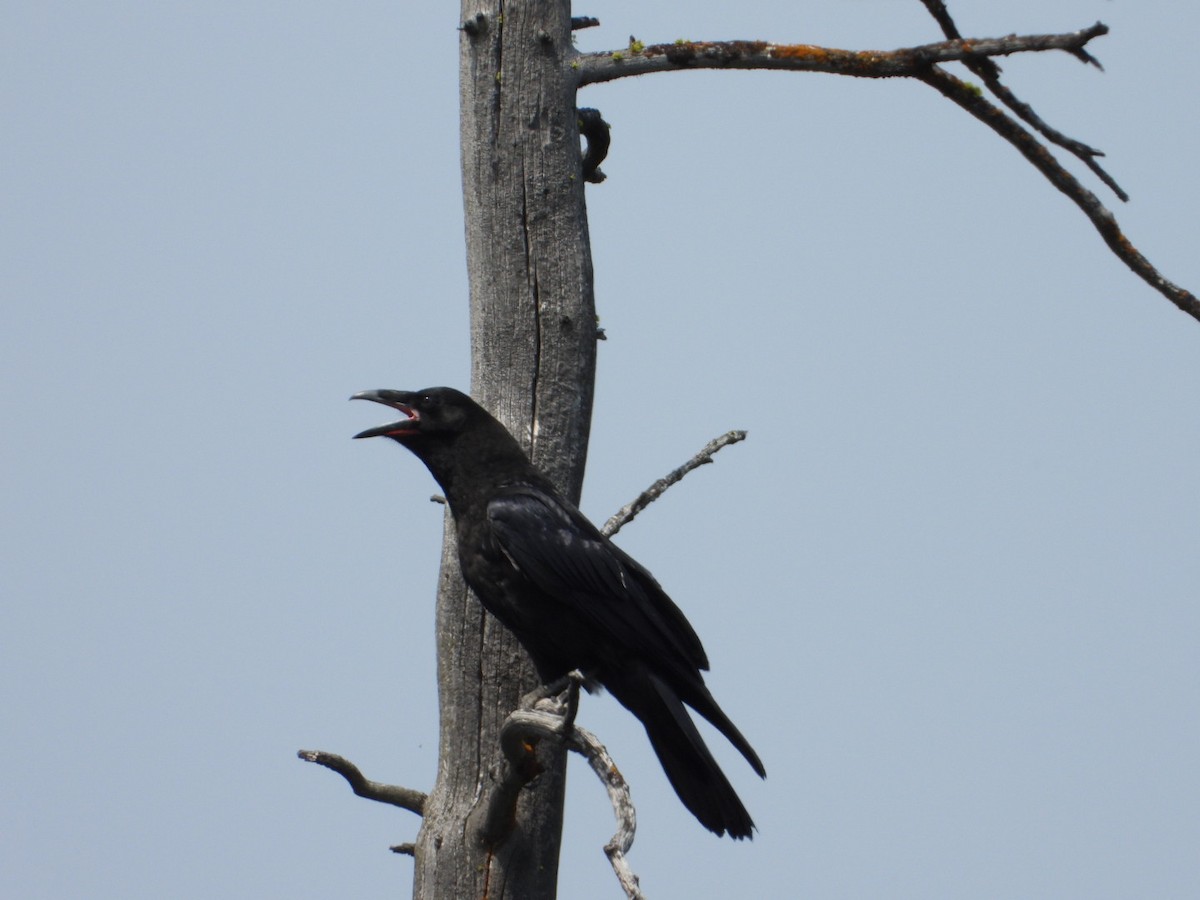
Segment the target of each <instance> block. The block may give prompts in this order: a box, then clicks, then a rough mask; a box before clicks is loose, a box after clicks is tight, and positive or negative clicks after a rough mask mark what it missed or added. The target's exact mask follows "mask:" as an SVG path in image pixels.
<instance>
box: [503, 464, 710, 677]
mask: <svg viewBox="0 0 1200 900" xmlns="http://www.w3.org/2000/svg"><path fill="white" fill-rule="evenodd" d="M487 516H488V522H489V524H490V525H491V528H492V533H493V534H494V535H495V536H496V539H497V540H498V541H499V543H500V546H501V548H502V549H503V551H504V554H505V556H507V557H508V559H509V560H510V561H511V562H512V564H513V565H514V566H516V567H517V569H518V570H519V571H520V572H521V573H522V574H524V575H525V577H527V578H528V579H529V580H530V581H531V582H533V584H534V585H535V586H536V587H537V588H538V589H540V590H541V591H542V592H543V593H544V594H546V595H547V596H549V597H551V598H553V599H555V600H557V601H560V602H562V603H564V604H567V605H569V606H570V607H571V608H572V609H573V611H574V612H575V613H576V614H577V615H578V616H579V617H580V618H581V619H583V620H584V621H586V622H588V623H589V624H590V625H591V626H592V627H594V628H596V629H598V630H599V631H600V632H601V633H602V634H604V635H605V636H606V637H609V638H611V639H612V640H613V641H614V642H615V643H617V644H618V645H619V646H622V647H625V648H628V649H629V650H630V651H632V652H634V653H636V654H637V655H638V656H640V657H642V658H644V659H646V660H647V661H651V662H652V663H655V664H658V665H662V666H664V667H666V668H668V669H675V670H676V671H677V672H678V674H679V675H682V676H684V677H685V678H687V680H693V679H694V678H695V677H696V669H707V668H708V659H707V657H706V656H705V654H704V647H703V646H702V645H701V643H700V638H698V637H697V636H696V632H695V631H694V630H693V629H692V626H691V625H690V624H689V623H688V621H687V619H686V618H684V615H683V612H682V611H681V610H680V609H679V607H678V606H676V605H675V603H674V602H673V601H672V600H671V598H670V597H668V596H667V595H666V593H665V592H664V591H663V589H662V588H661V587H659V585H658V582H657V581H655V580H654V576H652V575H651V574H650V573H649V572H647V571H646V570H645V569H644V568H642V566H640V565H639V564H638V563H637V562H636V561H635V560H633V559H632V558H631V557H630V556H629V555H628V554H626V553H624V552H623V551H622V550H621V549H620V548H619V547H617V546H616V545H615V544H613V543H612V542H611V541H610V540H609V539H608V538H606V537H604V536H603V535H602V534H600V532H599V530H597V528H596V526H595V525H593V524H592V523H591V522H589V521H588V520H587V519H586V518H585V517H584V515H583V513H581V512H580V511H579V510H578V509H576V508H575V507H574V506H572V505H570V504H567V503H565V502H564V501H562V500H561V499H559V498H558V497H555V496H554V495H553V494H550V493H549V492H547V491H544V490H542V489H540V488H537V487H533V486H528V485H521V486H512V487H508V488H505V489H503V490H502V491H500V492H499V493H498V494H497V495H496V496H495V497H494V498H493V499H492V500H491V501H490V502H489V503H488V506H487ZM689 672H690V675H689Z"/></svg>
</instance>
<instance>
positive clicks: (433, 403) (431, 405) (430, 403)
mask: <svg viewBox="0 0 1200 900" xmlns="http://www.w3.org/2000/svg"><path fill="white" fill-rule="evenodd" d="M421 406H423V407H425V409H435V408H437V407H438V406H441V403H440V402H439V401H438V398H437V397H435V396H433V394H425V395H423V396H422V397H421Z"/></svg>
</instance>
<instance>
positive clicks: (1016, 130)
mask: <svg viewBox="0 0 1200 900" xmlns="http://www.w3.org/2000/svg"><path fill="white" fill-rule="evenodd" d="M921 2H922V3H923V4H924V5H925V8H926V9H927V10H929V13H930V14H931V15H932V16H933V18H934V19H935V21H937V23H938V25H939V26H940V27H941V29H942V32H943V33H944V34H945V35H946V36H947V37H948V38H950V40H947V41H943V42H941V43H937V44H925V45H923V46H919V47H908V48H901V49H898V50H878V51H877V50H857V51H856V50H838V49H834V48H828V47H817V46H813V45H811V44H773V43H769V42H767V41H712V42H696V41H676V42H675V43H673V44H652V45H649V46H647V45H644V44H642V43H641V42H640V41H636V40H633V39H632V38H631V39H630V42H629V46H628V47H627V48H625V49H623V50H619V51H615V52H609V53H585V54H580V55H579V56H577V57H575V59H574V60H573V61H572V62H571V67H572V68H573V69H574V70H576V72H577V75H576V77H577V79H578V83H579V84H580V85H586V84H596V83H599V82H603V81H611V80H613V79H615V78H624V77H627V76H630V75H645V74H648V73H651V72H670V71H681V70H685V69H774V70H785V71H795V72H827V73H830V74H833V75H849V76H852V77H856V78H897V77H908V78H914V79H916V80H918V81H922V82H924V83H925V84H928V85H929V86H930V87H932V88H934V89H935V90H937V91H938V92H940V93H941V94H943V95H944V96H945V97H947V98H949V99H950V100H952V101H954V102H955V103H957V104H958V105H959V106H961V107H962V108H963V109H965V110H967V111H968V112H969V113H971V115H973V116H975V117H976V118H977V119H979V120H980V121H982V122H984V123H985V124H986V125H987V126H988V127H989V128H991V129H993V130H994V131H995V132H996V133H997V134H999V135H1000V136H1001V137H1003V138H1004V139H1005V140H1007V141H1008V142H1009V143H1011V144H1012V145H1013V146H1014V147H1016V148H1017V149H1018V150H1019V151H1020V152H1021V153H1022V155H1024V157H1025V158H1026V159H1027V160H1029V162H1031V163H1032V164H1033V165H1034V167H1035V168H1036V169H1037V170H1038V171H1039V172H1041V173H1042V174H1043V175H1044V176H1045V177H1046V178H1047V179H1048V180H1049V181H1050V183H1051V184H1053V185H1054V186H1055V187H1056V188H1058V189H1059V190H1060V191H1062V192H1063V193H1064V194H1066V195H1067V196H1068V197H1070V198H1071V200H1072V201H1073V202H1074V203H1075V205H1076V206H1078V207H1079V208H1080V209H1081V210H1082V211H1083V213H1084V215H1086V216H1087V217H1088V219H1089V220H1090V221H1091V223H1092V225H1093V226H1095V228H1096V230H1097V231H1098V232H1100V236H1101V237H1102V238H1103V239H1104V242H1105V243H1106V244H1107V245H1108V247H1109V249H1110V250H1111V251H1112V252H1113V253H1114V254H1115V255H1116V256H1117V258H1118V259H1120V260H1121V261H1122V262H1123V263H1125V265H1127V266H1128V267H1129V268H1130V269H1131V270H1132V271H1133V272H1134V274H1136V275H1137V276H1138V277H1139V278H1141V279H1142V280H1143V281H1145V282H1146V283H1147V284H1149V285H1150V286H1151V287H1152V288H1154V289H1155V290H1156V291H1158V292H1159V293H1160V294H1162V295H1163V296H1164V297H1166V298H1167V299H1168V300H1170V301H1171V302H1172V303H1174V304H1175V305H1176V306H1177V307H1179V309H1181V310H1182V311H1183V312H1185V313H1187V314H1188V315H1189V316H1191V317H1192V318H1194V319H1197V320H1200V300H1198V299H1197V298H1196V296H1195V295H1194V294H1193V293H1191V292H1190V291H1188V290H1185V289H1184V288H1182V287H1180V286H1179V285H1177V284H1175V283H1174V282H1172V281H1170V280H1168V279H1167V278H1165V277H1163V275H1162V274H1161V273H1160V272H1159V271H1158V269H1156V268H1155V267H1154V266H1153V265H1152V264H1151V263H1150V261H1149V260H1148V259H1146V257H1145V256H1143V255H1142V254H1141V252H1139V251H1138V249H1137V248H1136V247H1134V246H1133V244H1132V243H1130V241H1129V239H1128V238H1127V237H1125V235H1124V233H1123V232H1122V231H1121V228H1120V225H1119V224H1118V223H1117V220H1116V217H1115V216H1113V214H1112V213H1111V212H1110V211H1109V210H1108V209H1107V208H1105V206H1104V204H1103V203H1101V202H1100V200H1099V198H1098V197H1097V196H1096V195H1095V194H1094V193H1092V192H1091V191H1090V190H1088V189H1087V188H1085V187H1084V186H1083V185H1082V184H1081V183H1080V182H1079V180H1078V179H1077V178H1075V176H1074V175H1072V174H1071V173H1070V172H1068V171H1067V170H1066V169H1064V168H1063V167H1062V165H1061V164H1060V163H1059V162H1058V160H1057V159H1055V158H1054V156H1053V154H1051V152H1050V150H1049V149H1048V148H1047V147H1046V146H1045V145H1044V144H1042V143H1041V142H1040V141H1039V140H1038V139H1037V137H1035V136H1034V134H1033V133H1031V132H1030V131H1028V130H1026V129H1025V128H1024V127H1023V126H1022V125H1021V123H1020V122H1019V121H1017V119H1020V120H1022V121H1024V122H1025V123H1026V124H1027V125H1029V127H1030V128H1032V129H1033V131H1034V132H1037V133H1038V134H1040V135H1041V136H1042V137H1043V138H1044V139H1045V140H1046V141H1048V142H1049V143H1051V144H1054V145H1057V146H1060V147H1062V148H1064V149H1065V150H1067V151H1068V152H1070V153H1072V154H1074V155H1075V156H1076V157H1078V158H1079V159H1080V160H1082V161H1083V162H1084V163H1085V164H1086V165H1087V166H1088V168H1090V169H1091V170H1092V172H1093V173H1095V175H1096V176H1097V177H1098V178H1099V179H1100V180H1101V181H1103V182H1104V184H1106V185H1107V186H1108V187H1109V188H1111V189H1112V191H1113V192H1114V193H1115V194H1116V195H1117V196H1118V197H1119V198H1120V199H1121V200H1127V199H1128V195H1127V194H1126V193H1125V191H1123V190H1122V189H1121V187H1120V185H1118V184H1117V182H1116V180H1115V179H1113V177H1112V176H1111V175H1109V174H1108V172H1106V171H1105V170H1104V169H1103V168H1102V167H1101V166H1100V164H1099V163H1098V162H1097V161H1096V158H1097V157H1099V156H1103V155H1104V154H1103V153H1101V152H1100V151H1099V150H1097V149H1095V148H1093V147H1089V146H1088V145H1087V144H1085V143H1083V142H1082V141H1077V140H1075V139H1074V138H1070V137H1067V136H1066V135H1064V134H1062V133H1061V132H1059V131H1057V130H1055V129H1054V128H1051V127H1050V126H1049V125H1048V124H1046V123H1045V122H1044V121H1043V120H1042V119H1041V118H1040V117H1039V116H1038V115H1037V113H1036V112H1034V110H1033V108H1032V107H1031V106H1030V105H1029V104H1028V103H1025V102H1024V101H1022V100H1020V99H1019V98H1018V97H1017V96H1016V95H1015V94H1013V92H1012V91H1011V90H1010V89H1009V88H1008V87H1007V86H1006V85H1004V84H1003V83H1002V82H1001V81H1000V67H999V66H998V65H997V64H996V62H995V58H997V57H1001V56H1010V55H1012V54H1016V53H1030V52H1041V51H1046V50H1061V51H1063V52H1065V53H1070V54H1071V55H1072V56H1074V57H1076V58H1077V59H1079V60H1080V61H1082V62H1084V63H1088V64H1090V65H1094V66H1096V67H1097V68H1101V66H1100V63H1099V61H1097V59H1096V58H1095V57H1094V56H1092V54H1091V53H1089V52H1088V50H1087V45H1088V44H1089V43H1090V42H1091V41H1092V40H1093V39H1095V38H1097V37H1099V36H1101V35H1104V34H1107V33H1108V26H1106V25H1104V24H1103V23H1101V22H1097V23H1096V24H1095V25H1093V26H1091V27H1090V28H1084V29H1082V30H1080V31H1075V32H1070V33H1067V34H1042V35H1024V36H1021V35H1015V34H1014V35H1009V36H1008V37H1002V38H988V39H980V40H969V39H965V38H963V37H962V35H961V34H960V33H959V30H958V27H957V26H956V25H955V23H954V20H953V19H952V18H951V16H950V13H949V11H948V10H947V8H946V4H945V3H944V2H943V0H921ZM950 62H960V63H962V64H963V65H965V66H966V67H967V68H968V69H969V70H970V71H971V72H973V73H974V74H975V75H977V76H978V77H979V78H981V79H982V80H983V83H984V86H985V87H986V88H987V89H988V91H990V92H991V94H992V95H993V96H994V97H996V99H997V100H998V101H999V103H1000V104H1002V105H1003V106H1006V107H1008V109H1010V110H1011V111H1012V112H1013V114H1014V115H1015V116H1016V117H1017V118H1013V117H1012V116H1009V115H1007V114H1006V113H1005V112H1004V111H1003V110H1002V109H1001V108H1000V106H997V105H996V104H994V103H992V102H991V101H990V100H988V99H987V98H986V97H985V96H984V94H983V91H981V90H980V89H979V88H978V87H976V86H974V85H969V84H967V83H966V82H964V81H962V80H961V79H959V78H956V77H955V76H954V75H951V74H950V73H949V72H947V71H946V70H945V69H943V68H942V64H943V63H950ZM623 512H624V511H623ZM629 518H632V515H630V516H629ZM621 524H622V522H620V521H617V517H614V519H613V520H610V522H609V524H608V525H607V526H606V528H610V527H611V529H612V530H613V531H615V530H616V529H617V528H619V527H620V525H621Z"/></svg>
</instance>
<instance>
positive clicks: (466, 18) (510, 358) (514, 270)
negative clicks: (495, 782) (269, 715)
mask: <svg viewBox="0 0 1200 900" xmlns="http://www.w3.org/2000/svg"><path fill="white" fill-rule="evenodd" d="M460 48H461V53H460V65H461V69H460V79H461V117H462V170H463V197H464V212H465V216H466V234H467V265H468V272H469V279H470V288H471V359H472V372H471V392H472V394H473V395H474V396H475V397H476V398H477V399H478V400H479V401H480V402H481V403H482V404H483V405H484V406H486V407H487V408H488V409H490V410H491V411H492V412H493V413H495V414H496V415H497V416H498V417H499V418H500V419H501V420H502V421H503V422H504V423H505V424H506V425H507V426H508V427H509V429H510V430H511V431H512V432H513V433H514V434H516V435H517V436H518V437H519V438H521V439H522V440H523V442H524V443H525V444H526V446H527V447H529V449H530V452H531V454H532V456H533V459H534V461H535V462H536V463H537V464H538V465H539V466H540V467H541V468H542V470H543V471H545V472H546V473H547V474H549V475H550V476H551V477H552V478H553V479H554V480H555V482H556V483H557V485H558V487H559V488H560V489H561V490H562V491H563V492H564V493H565V494H567V495H568V496H570V497H572V498H573V499H576V500H577V499H578V496H579V490H580V487H581V484H582V481H583V468H584V459H585V456H586V450H587V440H588V428H589V424H590V421H591V410H592V387H593V381H594V375H595V359H596V334H597V332H596V318H595V308H594V302H593V294H592V262H591V249H590V246H589V242H588V230H587V217H586V211H585V207H584V197H583V180H582V178H581V177H580V151H579V137H578V127H577V122H576V113H575V85H574V84H573V83H570V82H569V80H568V79H567V77H566V75H565V72H566V71H568V67H567V65H565V63H564V60H565V58H566V56H567V55H569V54H570V53H572V49H571V22H570V3H569V2H568V0H524V2H520V3H514V2H507V3H501V2H500V0H464V2H463V4H462V32H461V42H460ZM447 535H448V538H447V541H446V544H445V548H444V554H443V559H442V575H441V580H440V585H439V591H438V601H437V642H438V683H439V696H440V713H441V728H440V735H439V741H440V751H439V760H438V775H437V782H436V784H435V785H434V788H433V791H432V792H431V793H430V795H429V799H428V802H427V804H426V806H425V812H424V821H423V824H422V827H421V831H420V834H419V836H418V839H417V844H416V875H415V884H414V896H415V897H417V898H423V900H428V898H433V897H439V898H454V900H459V898H467V897H485V896H486V897H488V898H489V900H499V898H519V900H527V898H550V897H553V896H554V895H555V885H556V881H557V875H558V850H559V841H560V833H561V828H562V796H563V785H564V772H565V760H564V757H563V754H561V753H551V754H548V755H547V756H546V757H545V761H546V763H547V770H546V771H545V772H544V773H543V774H542V775H541V776H540V777H539V778H538V780H537V781H536V782H535V784H534V785H533V786H532V787H531V788H530V789H528V790H526V791H524V792H523V795H524V796H523V799H522V801H521V805H520V807H519V812H518V821H519V825H518V828H517V830H515V831H514V832H513V834H512V835H511V836H510V837H509V838H508V839H507V840H506V841H504V842H503V843H502V844H501V845H500V846H498V847H496V848H487V847H483V846H481V845H480V844H479V842H478V839H477V838H476V836H475V835H474V834H472V833H470V829H469V828H467V827H465V826H464V823H465V822H466V820H467V815H468V813H469V812H470V810H471V808H472V806H473V805H474V804H475V802H476V800H477V798H478V796H479V792H480V785H481V784H484V783H486V782H487V780H489V779H490V777H491V776H490V774H489V770H490V768H491V767H492V766H493V765H495V764H496V763H497V760H498V749H497V748H498V741H497V734H498V730H499V727H500V725H501V724H502V723H503V721H504V718H505V716H507V715H508V713H510V712H511V711H512V710H513V708H514V707H515V706H516V703H517V699H518V697H519V696H520V694H521V693H522V692H524V691H526V690H528V689H530V688H531V687H532V686H534V685H535V683H536V678H535V676H534V674H533V669H532V667H531V666H530V664H529V661H528V659H527V657H526V656H525V653H524V651H523V650H521V648H520V647H519V646H518V645H517V643H516V641H515V640H514V639H513V638H512V636H511V635H509V634H508V633H507V632H506V631H505V630H504V629H503V628H502V627H500V626H499V625H498V624H497V623H496V622H495V620H494V619H491V618H490V617H488V616H486V615H485V614H484V612H483V609H482V608H481V607H480V605H479V603H478V602H477V601H476V600H475V599H474V597H472V596H470V594H469V593H468V592H467V590H466V588H465V586H464V585H463V582H462V577H461V575H460V573H459V567H458V560H457V557H456V556H455V554H454V549H453V541H452V532H451V531H450V530H449V529H448V530H447Z"/></svg>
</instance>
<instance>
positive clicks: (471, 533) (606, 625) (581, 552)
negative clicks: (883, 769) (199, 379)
mask: <svg viewBox="0 0 1200 900" xmlns="http://www.w3.org/2000/svg"><path fill="white" fill-rule="evenodd" d="M352 399H356V400H373V401H374V402H376V403H382V404H384V405H385V406H390V407H393V408H395V409H397V410H399V411H400V412H401V413H403V414H404V418H403V419H401V420H400V421H398V422H392V423H390V424H388V425H381V426H379V427H378V428H370V429H368V430H366V431H364V432H362V433H360V434H357V435H355V437H359V438H367V437H390V438H392V439H393V440H395V441H396V442H397V443H399V444H402V445H403V446H405V447H407V448H408V449H409V450H411V451H412V452H413V453H415V454H416V455H417V456H418V457H419V458H420V459H421V461H422V462H423V463H425V465H426V466H427V467H428V468H429V471H430V472H431V473H432V474H433V477H434V478H435V479H436V480H437V482H438V484H440V485H441V487H442V490H443V491H444V492H445V495H446V501H447V502H448V503H449V504H450V511H451V513H452V514H453V516H454V522H455V527H456V529H457V538H458V558H459V562H460V563H461V565H462V571H463V576H464V577H465V578H466V582H467V584H468V585H469V586H470V587H471V589H472V590H473V591H474V592H475V594H476V595H477V596H478V597H479V599H480V601H482V603H483V605H484V607H485V608H486V609H488V610H489V611H490V612H491V613H492V614H493V615H494V616H496V618H497V619H499V620H500V621H501V622H502V623H503V624H504V625H505V626H506V627H507V628H508V629H509V630H510V631H512V632H513V634H515V635H516V637H517V639H518V640H519V641H520V642H521V644H522V645H524V647H525V649H526V650H527V651H528V652H529V655H530V656H531V657H532V658H533V662H534V664H535V666H536V667H537V670H538V674H539V676H540V677H541V678H542V679H543V680H545V681H546V682H547V683H550V682H552V681H555V680H557V679H559V678H561V677H562V676H564V675H565V674H567V673H568V672H570V671H571V670H573V669H579V670H581V671H582V672H583V673H584V675H585V676H587V677H588V679H590V680H593V681H595V682H597V683H599V684H601V685H603V686H604V687H605V688H607V689H608V690H609V691H610V692H611V693H612V695H613V696H614V697H616V698H617V700H619V701H620V702H621V703H622V704H623V705H624V706H625V707H626V708H628V709H629V711H630V712H632V713H633V714H634V715H635V716H637V717H638V719H640V720H641V722H642V724H643V725H644V726H645V727H646V734H647V735H648V736H649V738H650V743H651V745H652V746H653V747H654V751H655V753H657V754H658V758H659V761H660V762H661V763H662V767H663V769H664V770H665V771H666V773H667V778H668V779H670V781H671V785H672V786H673V787H674V788H675V792H676V793H677V794H679V799H681V800H682V801H683V804H684V805H685V806H686V807H687V808H688V809H689V810H691V811H692V813H693V815H695V816H696V818H697V819H699V820H700V822H701V823H702V824H703V825H704V826H705V827H706V828H708V829H710V830H711V831H714V832H716V833H717V834H725V833H728V834H729V835H731V836H732V837H735V838H748V837H750V836H751V832H752V831H753V829H754V822H753V821H752V820H751V818H750V814H749V813H748V812H746V808H745V807H744V806H743V805H742V801H741V800H740V799H738V796H737V794H736V793H735V792H734V790H733V786H732V785H731V784H730V783H729V780H728V779H727V778H726V777H725V775H724V773H723V772H721V770H720V768H719V767H718V766H717V763H716V760H714V759H713V757H712V754H711V753H710V752H709V750H708V747H706V746H705V745H704V741H703V740H702V739H701V737H700V732H699V731H697V729H696V725H695V723H694V722H693V721H692V719H691V716H690V715H689V714H688V712H687V710H686V709H684V704H685V703H686V704H687V705H688V706H690V707H691V708H692V709H694V710H695V711H696V712H698V713H700V715H702V716H704V718H706V719H708V721H710V722H711V723H712V724H713V725H715V726H716V728H717V729H718V730H719V731H720V732H721V733H722V734H723V735H725V737H727V738H728V739H729V740H730V741H731V742H732V743H733V745H734V746H735V747H737V748H738V750H740V751H741V753H742V755H743V756H744V757H746V760H747V761H748V762H749V763H750V765H751V766H753V767H754V771H756V772H757V773H758V774H759V775H761V776H763V777H766V771H765V770H764V769H763V764H762V762H760V761H759V758H758V755H757V754H756V753H755V752H754V750H753V749H752V748H751V747H750V744H749V742H748V741H747V740H746V739H745V738H744V737H742V734H741V732H740V731H738V730H737V728H736V727H735V726H734V724H733V723H732V722H731V721H729V719H728V718H727V717H726V715H725V713H723V712H722V711H721V708H720V707H719V706H717V702H716V700H714V699H713V697H712V694H710V693H709V691H708V688H707V687H705V685H704V678H703V676H702V675H701V674H700V673H701V671H702V670H707V669H708V657H707V656H706V655H705V653H704V648H703V647H702V646H701V644H700V639H699V638H698V637H697V636H696V632H695V631H693V630H692V626H691V625H689V624H688V621H687V619H686V618H684V615H683V613H682V612H681V611H680V609H679V607H677V606H676V605H675V604H674V603H673V602H672V601H671V598H670V597H668V596H667V595H666V593H665V592H664V591H663V589H662V588H661V587H659V584H658V582H657V581H655V580H654V576H652V575H651V574H650V573H649V572H647V571H646V570H645V569H644V568H642V566H640V565H639V564H638V563H637V562H635V561H634V560H633V559H632V558H631V557H629V556H628V555H627V554H625V553H624V552H623V551H622V550H621V549H620V548H619V547H617V546H616V545H615V544H614V543H613V542H612V541H610V540H609V539H608V538H607V537H605V536H604V535H602V534H601V533H600V531H599V530H598V529H597V528H596V526H595V525H593V524H592V523H591V522H589V521H588V520H587V519H586V518H585V517H584V515H583V513H581V512H580V511H579V510H578V509H577V508H576V507H575V506H574V504H572V503H569V502H567V501H566V500H565V499H563V498H562V497H561V496H560V495H559V493H558V492H557V491H556V490H555V489H554V487H553V485H551V483H550V481H549V479H548V478H546V476H544V475H543V474H542V473H541V472H539V471H538V470H537V468H535V467H534V465H533V464H532V463H531V462H530V461H529V458H528V457H527V456H526V455H525V452H524V451H523V450H522V449H521V446H520V445H519V444H518V443H517V441H516V439H515V438H513V436H512V435H511V434H509V433H508V431H507V429H505V427H504V426H503V425H501V424H500V422H498V421H497V420H496V419H495V418H493V417H492V416H491V414H489V413H488V412H487V410H485V409H484V408H483V407H481V406H480V405H479V404H477V403H476V402H475V401H474V400H472V399H471V398H470V397H468V396H467V395H466V394H463V393H461V392H459V391H456V390H454V389H452V388H445V387H437V388H427V389H425V390H423V391H391V390H380V391H363V392H362V393H359V394H355V395H354V397H353V398H352Z"/></svg>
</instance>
